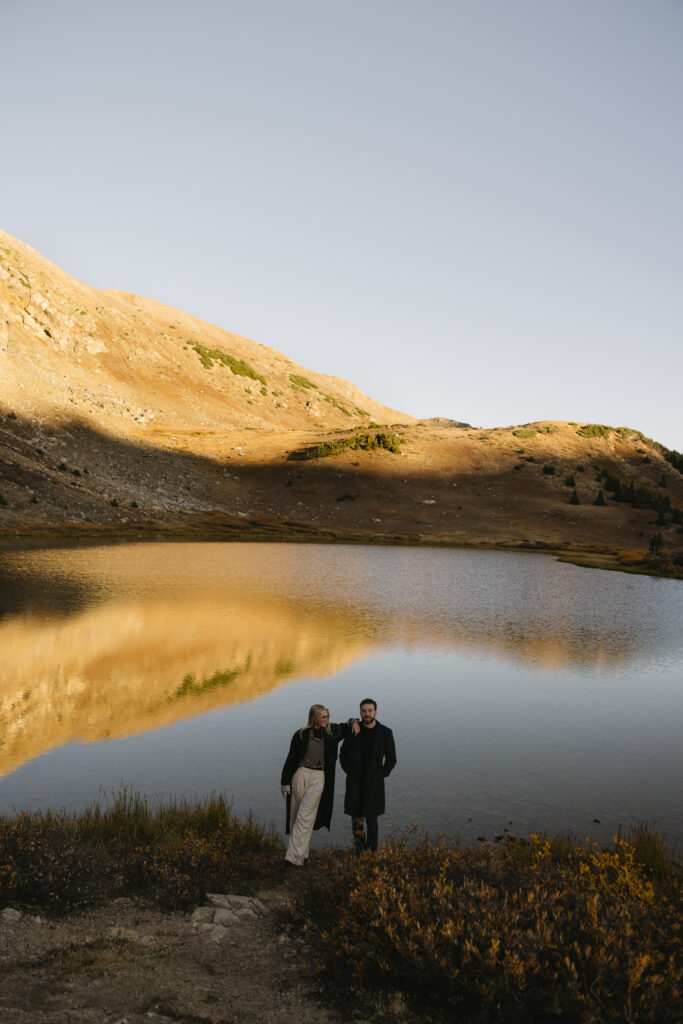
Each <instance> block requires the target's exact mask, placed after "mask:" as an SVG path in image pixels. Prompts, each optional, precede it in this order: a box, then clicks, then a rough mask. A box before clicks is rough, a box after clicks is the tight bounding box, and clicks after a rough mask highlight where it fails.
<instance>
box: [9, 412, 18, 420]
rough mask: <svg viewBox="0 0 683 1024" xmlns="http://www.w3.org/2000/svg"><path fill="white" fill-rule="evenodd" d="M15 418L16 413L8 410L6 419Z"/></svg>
mask: <svg viewBox="0 0 683 1024" xmlns="http://www.w3.org/2000/svg"><path fill="white" fill-rule="evenodd" d="M16 418H17V414H16V413H15V412H8V413H7V419H8V420H15V419H16Z"/></svg>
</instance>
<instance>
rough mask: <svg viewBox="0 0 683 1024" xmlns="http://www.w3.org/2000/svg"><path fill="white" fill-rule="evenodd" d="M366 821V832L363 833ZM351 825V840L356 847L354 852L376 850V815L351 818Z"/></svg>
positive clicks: (377, 831) (377, 829) (377, 833)
mask: <svg viewBox="0 0 683 1024" xmlns="http://www.w3.org/2000/svg"><path fill="white" fill-rule="evenodd" d="M366 821H367V823H368V834H367V837H366V835H365V822H366ZM351 826H352V828H353V842H354V845H355V847H356V853H362V851H363V850H372V851H373V852H374V851H376V850H377V839H378V835H379V828H378V825H377V817H376V816H375V817H374V818H352V819H351Z"/></svg>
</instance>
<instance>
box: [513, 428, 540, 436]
mask: <svg viewBox="0 0 683 1024" xmlns="http://www.w3.org/2000/svg"><path fill="white" fill-rule="evenodd" d="M512 433H513V434H514V435H515V437H536V434H537V433H538V431H537V430H533V429H532V428H531V427H520V428H519V430H513V431H512Z"/></svg>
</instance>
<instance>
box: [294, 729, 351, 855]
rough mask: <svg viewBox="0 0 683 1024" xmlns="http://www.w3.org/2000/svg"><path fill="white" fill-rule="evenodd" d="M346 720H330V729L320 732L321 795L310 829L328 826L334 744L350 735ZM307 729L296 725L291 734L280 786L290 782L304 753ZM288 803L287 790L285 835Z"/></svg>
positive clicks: (306, 743)
mask: <svg viewBox="0 0 683 1024" xmlns="http://www.w3.org/2000/svg"><path fill="white" fill-rule="evenodd" d="M350 721H351V719H349V722H343V723H341V724H339V725H337V724H335V723H334V722H330V731H329V732H323V748H324V752H325V758H324V762H325V768H324V772H325V786H324V789H323V793H322V796H321V797H320V803H319V804H318V813H317V814H316V817H315V825H314V826H313V828H314V829H318V828H326V829H329V827H330V822H331V821H332V804H333V802H334V774H335V769H336V767H337V747H338V746H339V744H340V743H341V741H342V740H343V739H346V737H347V736H350V735H351V725H350ZM309 733H310V729H297V731H296V732H295V733H294V735H293V736H292V742H291V743H290V745H289V753H288V754H287V760H286V761H285V763H284V767H283V769H282V776H281V779H280V785H281V786H291V784H292V777H293V775H294V772H295V771H296V770H297V768H298V767H299V765H300V764H301V762H302V761H303V759H304V757H305V756H306V750H307V749H308V735H309ZM291 804H292V797H291V793H288V794H287V810H286V820H285V832H286V834H287V835H289V830H290V821H289V819H290V817H291Z"/></svg>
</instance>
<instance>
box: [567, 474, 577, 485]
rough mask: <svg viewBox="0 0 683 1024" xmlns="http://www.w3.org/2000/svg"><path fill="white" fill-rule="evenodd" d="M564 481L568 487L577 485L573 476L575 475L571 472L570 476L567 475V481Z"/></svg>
mask: <svg viewBox="0 0 683 1024" xmlns="http://www.w3.org/2000/svg"><path fill="white" fill-rule="evenodd" d="M564 482H565V486H566V487H576V480H575V479H574V477H573V475H572V474H571V473H570V474H569V476H568V477H565V481H564Z"/></svg>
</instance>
